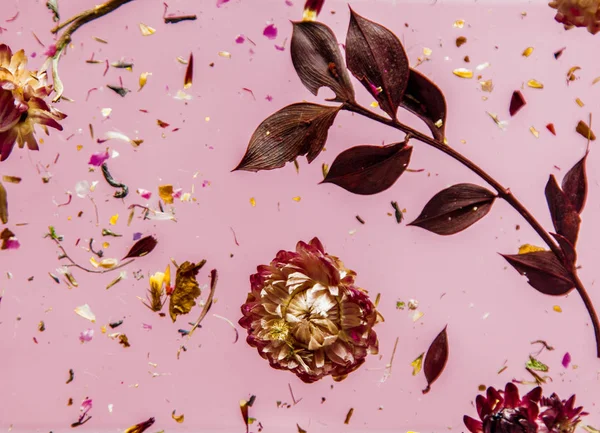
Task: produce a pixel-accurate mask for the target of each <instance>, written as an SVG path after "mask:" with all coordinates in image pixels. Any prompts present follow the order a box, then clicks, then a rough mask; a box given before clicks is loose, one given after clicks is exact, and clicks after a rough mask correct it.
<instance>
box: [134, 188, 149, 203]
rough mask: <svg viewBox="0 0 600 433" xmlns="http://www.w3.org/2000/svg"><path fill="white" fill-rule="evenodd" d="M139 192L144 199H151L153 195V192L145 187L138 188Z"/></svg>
mask: <svg viewBox="0 0 600 433" xmlns="http://www.w3.org/2000/svg"><path fill="white" fill-rule="evenodd" d="M137 193H138V194H139V195H140V196H141V197H142V198H143V199H144V200H150V197H152V192H151V191H148V190H147V189H143V188H138V189H137Z"/></svg>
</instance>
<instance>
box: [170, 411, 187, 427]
mask: <svg viewBox="0 0 600 433" xmlns="http://www.w3.org/2000/svg"><path fill="white" fill-rule="evenodd" d="M175 412H176V411H175V410H174V411H173V413H171V418H173V419H174V420H175V421H176V422H178V423H179V424H181V423H182V422H183V421H184V420H185V415H184V414H181V415H175Z"/></svg>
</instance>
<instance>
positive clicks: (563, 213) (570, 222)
mask: <svg viewBox="0 0 600 433" xmlns="http://www.w3.org/2000/svg"><path fill="white" fill-rule="evenodd" d="M545 193H546V201H547V202H548V208H549V209H550V215H551V216H552V223H553V224H554V228H555V229H556V231H557V232H558V234H559V235H563V236H564V237H566V238H567V239H568V240H569V242H571V243H572V244H573V245H575V244H576V243H577V234H578V233H579V224H580V223H581V218H580V217H579V214H578V213H577V211H576V210H575V207H574V206H573V205H572V204H571V202H570V201H569V200H568V199H567V196H566V194H565V193H564V192H563V190H562V189H560V187H559V186H558V183H557V182H556V178H555V177H554V175H553V174H551V175H550V178H549V179H548V183H547V184H546V191H545Z"/></svg>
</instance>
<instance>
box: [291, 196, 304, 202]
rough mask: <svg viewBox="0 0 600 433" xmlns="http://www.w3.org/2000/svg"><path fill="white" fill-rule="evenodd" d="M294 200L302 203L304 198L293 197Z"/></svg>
mask: <svg viewBox="0 0 600 433" xmlns="http://www.w3.org/2000/svg"><path fill="white" fill-rule="evenodd" d="M292 200H294V201H300V200H302V197H300V196H296V197H292Z"/></svg>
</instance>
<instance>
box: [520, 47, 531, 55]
mask: <svg viewBox="0 0 600 433" xmlns="http://www.w3.org/2000/svg"><path fill="white" fill-rule="evenodd" d="M531 53H533V47H527V48H525V50H524V51H523V54H521V55H522V56H523V57H529V56H531Z"/></svg>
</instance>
